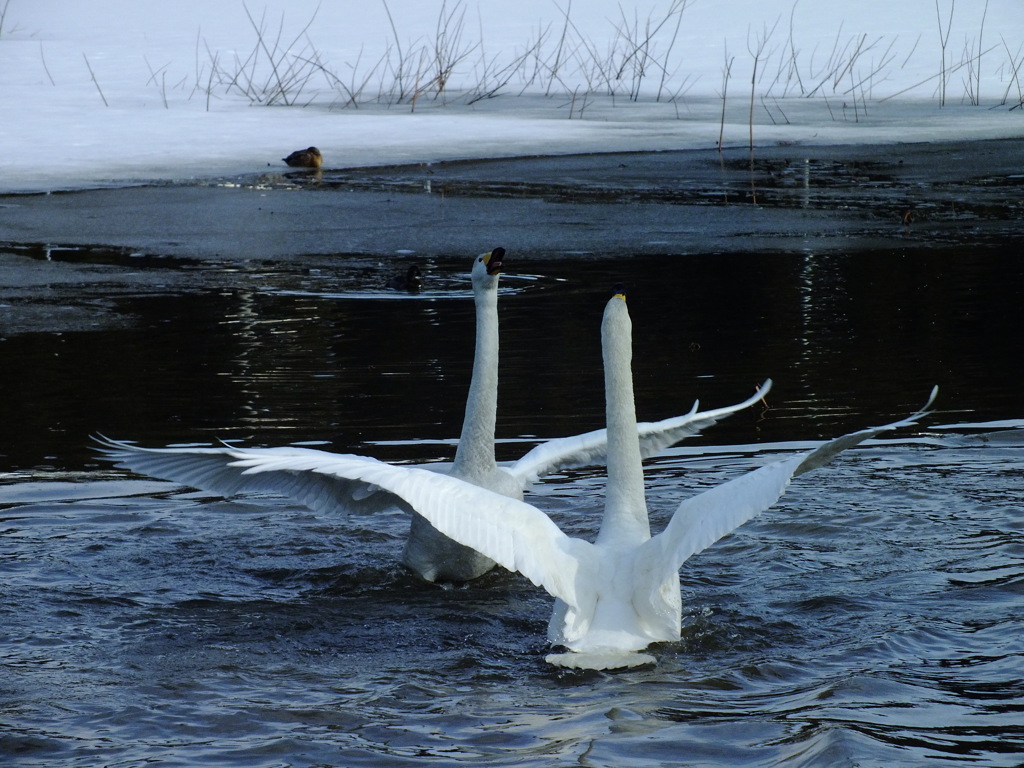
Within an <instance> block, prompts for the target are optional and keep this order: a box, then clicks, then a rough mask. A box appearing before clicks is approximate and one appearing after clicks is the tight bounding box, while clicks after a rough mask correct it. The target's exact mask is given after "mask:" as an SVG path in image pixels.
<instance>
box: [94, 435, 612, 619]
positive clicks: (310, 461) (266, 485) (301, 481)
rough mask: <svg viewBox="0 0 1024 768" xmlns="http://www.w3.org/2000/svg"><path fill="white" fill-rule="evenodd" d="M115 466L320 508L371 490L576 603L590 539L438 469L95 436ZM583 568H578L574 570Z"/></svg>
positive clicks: (355, 501)
mask: <svg viewBox="0 0 1024 768" xmlns="http://www.w3.org/2000/svg"><path fill="white" fill-rule="evenodd" d="M99 442H100V444H101V446H102V449H101V450H102V451H103V453H104V454H105V456H106V457H107V458H108V459H111V460H113V461H116V462H117V463H118V466H122V467H126V468H127V469H131V470H132V471H134V472H140V473H142V474H147V475H151V476H153V477H159V478H164V479H167V480H173V481H175V482H180V483H184V484H187V485H191V486H193V487H196V488H203V489H207V490H210V491H213V492H215V493H220V494H225V495H229V494H234V493H238V492H240V491H270V492H274V493H280V494H283V495H287V496H289V497H291V498H293V499H295V500H297V501H299V502H300V503H303V504H305V505H307V506H309V507H311V508H312V509H315V510H317V511H321V512H336V511H339V510H348V509H351V508H352V507H353V506H355V507H356V508H358V507H360V506H361V505H362V504H363V503H364V502H365V501H366V500H370V499H372V500H374V501H375V502H376V504H375V508H381V507H383V506H397V507H400V508H402V509H405V510H406V511H415V512H417V513H419V514H420V515H422V516H423V517H425V518H426V519H427V520H429V521H430V522H431V524H432V525H433V526H434V527H435V528H437V529H438V530H439V531H441V533H443V534H445V535H446V536H448V537H449V538H451V539H454V540H456V541H458V542H459V543H460V544H464V545H466V546H468V547H472V548H473V549H475V550H477V551H478V552H480V553H481V554H483V555H486V556H487V557H489V558H491V559H492V560H494V561H496V562H498V563H500V564H501V565H502V566H504V567H505V568H507V569H509V570H511V571H518V572H519V573H522V574H523V575H524V576H526V577H527V578H528V579H530V581H532V582H533V583H534V584H537V585H538V586H541V587H544V589H546V590H547V591H548V592H549V593H551V594H552V595H553V596H555V597H557V598H560V599H561V600H563V601H564V602H566V603H567V604H569V605H573V606H576V605H578V603H579V599H578V598H577V584H578V582H585V581H586V579H585V578H582V576H581V573H586V572H590V569H592V567H593V566H592V564H591V561H593V560H594V553H593V545H592V544H590V543H589V542H586V541H583V540H581V539H575V538H570V537H569V536H566V535H565V534H564V533H563V532H562V531H561V530H560V529H559V528H558V526H557V525H555V523H554V522H552V520H551V518H549V517H548V516H547V515H546V514H544V513H543V512H541V511H540V510H539V509H537V508H536V507H533V506H531V505H529V504H526V503H524V502H522V501H519V500H517V499H511V498H508V497H506V496H502V495H500V494H497V493H494V492H492V491H488V490H486V489H484V488H480V487H478V486H475V485H471V484H470V483H467V482H465V481H463V480H459V479H457V478H454V477H451V476H449V475H446V474H441V473H438V472H434V471H431V470H429V469H421V468H418V467H406V466H395V465H392V464H385V463H384V462H381V461H377V460H376V459H372V458H368V457H365V456H352V455H345V454H336V453H327V452H325V451H316V450H310V449H304V448H287V447H282V448H259V449H256V448H250V449H235V448H231V447H228V446H224V447H217V448H141V447H139V446H136V445H133V444H130V443H123V442H119V441H116V440H110V439H107V438H100V439H99ZM581 569H582V570H581Z"/></svg>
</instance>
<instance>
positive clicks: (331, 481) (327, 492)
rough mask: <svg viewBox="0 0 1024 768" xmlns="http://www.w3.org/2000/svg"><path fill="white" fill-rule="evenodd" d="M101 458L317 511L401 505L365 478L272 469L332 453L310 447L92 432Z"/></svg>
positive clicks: (135, 469) (222, 492)
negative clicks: (154, 441)
mask: <svg viewBox="0 0 1024 768" xmlns="http://www.w3.org/2000/svg"><path fill="white" fill-rule="evenodd" d="M96 441H97V442H98V443H99V445H100V448H99V450H100V452H101V453H102V454H103V456H104V458H106V459H107V460H109V461H113V462H115V463H116V465H117V466H119V467H122V468H124V469H130V470H131V471H132V472H137V473H139V474H142V475H149V476H150V477H156V478H160V479H162V480H170V481H172V482H175V483H181V484H182V485H188V486H191V487H193V488H199V489H201V490H204V491H210V492H212V493H216V494H219V495H221V496H233V495H235V494H238V493H251V492H259V493H275V494H280V495H281V496H287V497H288V498H291V499H294V500H295V501H297V502H299V503H300V504H303V505H305V506H307V507H309V508H310V509H313V510H315V511H317V512H321V513H337V512H344V513H352V512H358V513H363V514H366V513H373V512H378V511H380V510H382V509H386V508H388V507H391V506H402V505H401V504H400V503H399V502H400V500H399V499H395V498H385V497H384V496H383V495H381V494H376V493H374V492H373V489H371V488H369V487H368V486H367V485H366V484H365V483H361V482H356V481H353V480H351V479H346V478H342V477H332V476H330V475H322V474H313V473H301V472H292V471H288V470H287V469H279V470H277V471H271V469H270V468H271V467H273V466H283V465H284V464H286V463H287V462H288V461H289V460H292V459H295V458H297V457H305V458H308V459H309V460H312V461H325V460H328V459H329V458H330V457H332V456H336V455H338V454H331V453H327V452H325V451H316V450H312V449H309V448H294V447H280V448H232V447H230V446H228V445H224V446H219V447H210V448H203V447H188V448H143V447H141V446H138V445H135V444H134V443H127V442H122V441H119V440H111V439H109V438H106V437H97V438H96ZM240 456H249V457H253V458H259V459H260V460H261V461H262V462H263V464H264V466H265V467H266V471H264V472H261V473H259V474H247V473H245V472H244V470H243V468H242V467H239V466H236V465H235V462H236V461H237V460H238V458H239V457H240Z"/></svg>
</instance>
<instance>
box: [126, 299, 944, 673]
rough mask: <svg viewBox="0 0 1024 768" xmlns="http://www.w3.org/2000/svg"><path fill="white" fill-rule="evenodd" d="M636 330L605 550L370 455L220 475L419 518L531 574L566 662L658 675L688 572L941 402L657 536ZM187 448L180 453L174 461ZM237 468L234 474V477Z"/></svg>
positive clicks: (315, 457) (844, 442)
mask: <svg viewBox="0 0 1024 768" xmlns="http://www.w3.org/2000/svg"><path fill="white" fill-rule="evenodd" d="M630 330H631V329H630V320H629V315H628V312H627V309H626V304H625V301H624V298H623V297H622V296H621V295H617V296H616V297H614V298H613V299H612V300H611V301H610V302H609V303H608V306H607V308H606V310H605V316H604V321H603V323H602V343H603V348H604V354H605V363H604V364H605V371H606V373H605V380H606V388H607V390H608V391H607V394H606V399H607V411H608V431H607V453H608V464H609V478H608V491H607V497H606V502H605V509H604V515H603V518H602V522H601V527H600V532H599V533H598V535H597V537H596V540H595V541H594V542H589V541H585V540H583V539H580V538H575V537H570V536H568V535H566V534H565V533H563V532H562V531H561V530H560V529H559V528H558V526H557V525H556V524H555V523H554V522H553V521H552V520H551V519H550V518H549V517H548V516H547V515H546V514H544V512H542V511H541V510H539V509H537V508H536V507H534V506H532V505H530V504H527V503H525V502H523V501H521V500H520V499H519V498H513V497H511V496H502V495H500V494H498V493H495V492H494V491H492V490H489V489H487V488H483V487H479V486H477V485H473V484H470V483H468V482H465V481H463V480H460V479H458V478H456V477H454V476H452V475H444V474H439V473H436V472H431V471H429V470H427V469H423V468H417V467H396V466H393V465H389V464H385V463H383V462H380V461H377V460H375V459H371V458H367V457H363V456H350V455H341V454H326V453H323V452H321V451H310V450H300V449H294V448H287V449H266V450H263V451H252V450H242V449H239V450H236V449H232V448H223V449H216V450H217V451H218V452H219V453H218V454H217V455H218V461H219V462H221V463H218V465H217V470H216V472H217V473H218V474H220V475H224V474H229V476H230V477H232V478H234V481H235V482H236V483H238V484H245V483H247V482H249V481H252V482H254V483H256V484H258V483H259V481H260V478H271V479H272V484H276V485H278V486H279V487H280V480H279V478H281V477H283V476H284V477H291V478H303V479H304V480H303V482H302V483H301V485H302V487H303V488H306V489H309V488H312V487H313V486H314V485H315V484H312V483H309V482H308V478H310V477H313V476H318V477H321V478H323V479H324V483H325V485H328V486H331V487H332V489H333V490H332V492H333V493H336V494H341V493H344V494H348V495H350V496H351V497H353V498H356V499H362V498H366V497H368V496H369V497H371V498H372V497H374V496H383V497H385V499H386V500H387V501H388V503H393V504H396V505H398V506H400V507H403V508H405V509H408V510H412V509H415V510H416V512H417V513H418V514H419V515H421V516H422V517H423V518H424V519H426V520H429V522H430V523H431V525H432V526H433V527H434V528H435V529H436V530H437V531H439V532H440V533H442V534H443V535H445V536H448V537H451V538H452V539H454V540H456V541H458V542H460V543H461V544H463V545H465V546H468V547H471V548H473V549H475V550H477V551H479V552H481V553H483V554H485V555H486V556H487V557H489V558H490V559H492V560H494V561H496V562H498V563H500V564H501V565H503V566H504V567H505V568H508V569H509V570H514V571H518V572H520V573H522V574H523V575H524V576H526V577H527V578H528V579H530V581H532V582H533V583H534V584H536V585H538V586H541V587H543V588H544V589H545V590H547V591H548V593H549V594H551V595H552V596H553V597H554V598H555V607H554V611H553V613H552V616H551V621H550V622H549V625H548V638H549V640H550V642H551V643H552V644H553V645H558V646H563V647H565V648H566V649H567V652H565V653H556V654H551V655H549V656H547V660H548V661H549V662H551V663H552V664H557V665H561V666H566V667H577V668H587V669H609V668H619V667H628V666H635V665H640V664H647V663H652V662H653V661H654V658H653V657H652V656H650V655H648V654H643V653H639V652H640V651H642V650H644V649H645V648H647V646H648V645H650V644H651V643H656V642H664V641H673V640H678V639H679V636H680V624H681V620H682V608H681V595H680V588H679V580H678V578H679V577H678V571H679V568H680V566H681V565H682V564H683V562H684V561H686V559H687V558H689V557H690V556H691V555H694V554H696V553H698V552H700V551H702V550H704V549H705V548H707V547H709V546H710V545H711V544H713V543H714V542H716V541H717V540H718V539H720V538H722V537H723V536H725V535H726V534H728V533H729V532H731V531H732V530H734V529H735V528H737V527H739V526H740V525H742V524H743V523H744V522H746V521H747V520H749V519H751V518H753V517H755V516H756V515H758V514H759V513H760V512H762V511H763V510H765V509H767V508H769V507H770V506H771V505H773V504H774V503H775V502H776V501H777V500H778V499H779V497H780V496H781V495H782V494H783V492H784V491H785V489H786V487H787V486H788V485H789V483H790V481H791V480H792V479H793V478H794V477H796V476H798V475H801V474H803V473H804V472H808V471H810V470H811V469H814V468H816V467H820V466H822V465H823V464H825V463H827V462H828V461H830V460H831V459H832V458H833V457H834V456H836V455H837V454H838V453H840V452H842V451H843V450H846V449H847V448H850V447H852V446H854V445H857V444H858V443H860V442H862V441H863V440H866V439H868V438H871V437H874V436H876V435H878V434H879V433H881V432H884V431H886V430H890V429H895V428H897V427H903V426H908V425H911V424H914V423H915V422H916V420H917V419H918V418H920V417H921V416H923V415H925V414H926V413H927V409H928V408H929V406H930V405H931V403H932V401H933V400H934V398H935V396H936V394H937V388H933V390H932V392H931V396H930V397H929V399H928V401H927V402H926V403H925V405H924V407H923V408H921V409H920V410H919V411H917V412H915V413H914V414H912V415H910V416H909V417H907V418H905V419H901V420H899V421H895V422H892V423H890V424H886V425H883V426H880V427H871V428H868V429H862V430H860V431H858V432H853V433H850V434H847V435H843V436H841V437H839V438H836V439H834V440H831V441H829V442H826V443H824V444H822V445H821V446H819V447H818V448H816V449H814V450H812V451H808V452H806V453H801V454H797V455H794V456H791V457H788V458H786V459H782V460H780V461H776V462H773V463H771V464H768V465H766V466H764V467H761V468H759V469H757V470H754V471H752V472H748V473H747V474H744V475H742V476H740V477H737V478H735V479H733V480H730V481H728V482H726V483H723V484H721V485H719V486H716V487H715V488H712V489H710V490H708V491H705V492H703V493H700V494H698V495H696V496H694V497H691V498H688V499H686V500H685V501H683V502H682V503H681V504H680V505H679V506H678V507H677V509H676V510H675V512H674V513H673V515H672V517H671V519H670V520H669V522H668V524H667V525H666V527H665V529H664V530H662V531H661V532H659V533H657V534H656V535H654V536H652V535H651V533H650V525H649V522H648V519H647V510H646V504H645V502H644V498H643V482H642V469H641V466H640V462H639V457H640V456H642V450H641V449H640V444H641V440H640V439H639V436H638V435H639V432H638V430H637V428H636V422H635V419H636V417H635V412H634V406H633V402H632V383H631V374H630V372H629V365H630V353H631V350H630V341H629V336H630ZM112 445H113V446H114V452H115V454H126V455H127V456H128V458H129V459H132V458H138V459H140V463H141V464H143V465H144V464H145V459H146V458H154V457H155V458H157V459H158V460H159V463H161V466H163V465H165V464H167V463H168V462H169V461H171V460H173V459H174V458H175V457H178V458H180V459H181V460H182V461H183V462H184V463H185V464H186V465H192V466H198V465H196V464H194V463H193V462H194V457H192V456H190V455H189V454H174V453H170V454H168V453H163V452H155V453H154V452H149V451H140V449H135V448H125V447H118V446H120V444H112ZM172 450H173V449H172ZM228 470H230V472H228Z"/></svg>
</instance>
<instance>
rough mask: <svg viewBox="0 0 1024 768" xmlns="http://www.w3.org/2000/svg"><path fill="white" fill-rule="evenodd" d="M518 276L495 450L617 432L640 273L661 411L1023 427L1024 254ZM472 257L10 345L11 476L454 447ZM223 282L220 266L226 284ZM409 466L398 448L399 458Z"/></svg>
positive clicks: (237, 290) (299, 274)
mask: <svg viewBox="0 0 1024 768" xmlns="http://www.w3.org/2000/svg"><path fill="white" fill-rule="evenodd" d="M524 266H525V267H526V268H524V269H523V270H522V271H524V272H528V273H529V274H530V275H531V276H533V279H529V280H526V279H521V278H520V279H515V278H513V277H508V278H505V279H504V280H503V286H505V287H504V288H503V291H502V297H501V303H500V307H501V309H500V312H501V315H500V316H501V328H502V334H501V355H502V357H501V389H500V404H499V414H498V436H499V437H500V438H519V437H524V436H544V437H551V436H558V435H563V434H574V433H576V432H579V431H581V430H584V429H590V428H593V427H595V426H600V425H601V422H602V420H603V393H602V391H601V388H602V380H601V373H600V349H599V343H598V333H597V328H598V323H599V317H600V310H601V306H602V303H603V298H604V296H605V294H606V291H607V290H608V288H607V287H608V286H610V285H612V284H614V283H615V282H617V281H619V280H625V281H626V282H627V283H628V285H629V290H630V296H631V299H630V306H631V311H632V314H633V317H634V327H635V334H636V360H635V369H636V390H637V398H638V409H639V415H640V418H641V419H656V418H664V417H666V416H670V415H675V414H677V413H681V412H682V411H683V410H685V409H687V408H688V407H689V405H690V403H691V402H692V399H693V398H700V399H701V401H702V403H703V404H704V405H705V406H709V407H711V406H716V405H721V404H724V403H728V402H733V401H735V400H736V399H739V398H742V397H745V396H746V395H747V394H748V393H749V392H750V391H751V388H752V387H753V386H754V384H755V383H756V382H759V381H761V380H763V379H764V378H765V377H769V376H770V377H772V378H773V379H774V380H775V384H776V385H775V389H774V390H773V392H772V397H771V398H770V400H769V405H770V406H771V410H770V411H769V413H768V414H767V415H766V418H763V419H761V420H760V421H758V422H757V423H753V422H752V420H751V418H748V416H737V417H734V418H733V419H730V420H728V421H726V422H724V423H723V424H721V425H719V426H718V427H716V430H715V432H714V433H713V434H712V435H709V436H708V438H707V439H708V440H710V441H712V442H725V443H728V442H751V441H757V440H776V439H791V438H794V437H796V438H816V437H826V436H830V435H833V434H835V433H837V432H840V431H843V430H844V429H847V428H854V427H857V426H860V425H863V424H865V423H867V424H874V423H882V422H884V421H885V420H888V419H890V418H891V417H896V416H901V415H903V414H905V413H906V412H907V411H908V409H912V408H913V407H916V406H917V405H918V404H919V403H920V402H921V401H922V399H923V397H924V396H925V394H926V393H927V391H928V389H929V388H930V386H931V385H932V384H933V383H937V384H939V385H940V388H941V395H940V400H939V407H940V408H941V409H944V410H949V411H953V412H956V413H957V415H958V418H959V417H960V416H963V417H965V418H970V419H978V420H986V419H992V418H1004V417H1016V416H1018V415H1019V411H1020V408H1019V407H1018V404H1019V402H1020V401H1019V398H1018V397H1017V394H1016V393H1017V392H1019V386H1018V382H1017V376H1016V367H1017V366H1016V361H1019V360H1020V359H1021V358H1022V353H1024V341H1022V338H1021V336H1020V334H1019V333H1018V329H1019V328H1020V327H1022V321H1024V308H1022V303H1021V301H1020V296H1021V295H1024V274H1022V273H1024V270H1022V269H1021V267H1020V265H1019V260H1018V258H1017V256H1016V254H1015V253H1011V252H1010V251H1009V250H1007V251H1004V252H996V251H976V250H971V249H968V248H955V249H948V250H943V251H940V252H915V251H882V252H873V253H865V254H851V255H849V256H839V255H815V254H810V253H801V254H793V255H788V256H787V255H777V256H772V257H763V256H753V255H751V256H743V255H720V256H705V257H699V258H698V257H684V256H672V257H669V256H665V257H644V258H640V257H636V258H634V259H631V260H628V261H623V260H614V259H602V260H585V259H582V258H581V259H573V258H563V259H561V260H560V261H557V262H539V263H530V264H528V265H524ZM464 268H465V265H464V264H463V263H462V262H461V261H458V262H454V261H446V262H440V263H433V264H431V265H429V268H428V270H427V283H426V287H425V289H424V290H423V292H422V293H420V294H416V295H410V294H404V293H402V294H399V293H397V292H393V291H392V292H388V291H386V290H385V289H383V288H381V287H380V286H382V285H383V281H384V272H383V269H382V267H381V266H380V265H379V264H374V265H372V266H368V265H367V264H365V263H361V262H359V261H358V260H356V265H355V266H354V267H353V268H352V269H350V268H349V266H348V264H347V260H346V259H343V258H339V259H337V260H335V262H334V263H333V265H332V266H331V267H330V268H323V267H321V268H318V269H316V270H315V271H306V270H294V271H292V272H286V271H279V272H272V271H269V270H268V271H266V272H260V273H256V274H255V275H254V274H253V273H248V274H239V275H237V276H235V283H234V284H233V285H231V284H224V285H218V287H216V288H214V289H209V290H205V291H197V292H185V293H166V294H157V295H125V296H119V297H113V298H111V299H109V300H108V301H110V302H112V303H113V305H114V307H115V309H116V311H117V313H119V314H120V315H121V316H122V317H124V318H126V322H122V323H120V324H117V325H115V326H114V327H112V328H110V329H109V330H106V331H102V332H90V333H86V332H79V333H76V332H70V331H69V332H63V333H49V334H47V333H26V334H14V335H9V336H4V337H3V340H2V342H0V367H2V369H3V370H4V371H5V372H6V374H7V375H5V376H4V377H3V379H2V380H0V401H2V402H4V403H5V404H6V405H7V406H8V407H9V413H8V415H7V417H6V418H5V419H3V420H2V421H0V438H2V441H3V444H4V453H5V455H6V458H5V461H6V463H7V466H8V469H30V468H32V467H36V466H41V465H50V466H55V467H62V468H79V467H82V466H85V465H86V464H87V463H88V462H89V459H90V455H91V454H90V453H89V451H88V450H87V448H86V445H87V442H88V441H87V437H88V435H89V434H91V433H93V432H95V431H97V430H99V431H102V432H104V433H106V434H109V435H111V436H116V437H121V436H123V437H131V438H133V439H140V440H148V441H152V442H160V443H163V442H173V441H195V440H209V439H213V438H216V437H219V438H245V439H252V440H255V441H258V442H260V443H264V444H281V443H286V442H292V441H297V440H315V441H328V442H330V443H331V444H333V445H335V446H336V447H337V448H338V449H339V450H357V449H360V448H361V447H362V446H363V445H364V442H365V441H391V440H407V439H414V440H445V439H450V438H453V437H456V436H457V435H458V433H459V427H460V424H461V418H462V404H463V401H464V397H465V391H466V387H467V384H468V378H469V371H470V366H471V355H472V347H473V339H472V328H473V325H472V323H473V310H472V302H471V300H470V299H469V295H468V293H467V292H466V285H465V282H466V280H465V276H464V275H465V273H464ZM218 278H219V279H223V275H219V276H218ZM389 458H391V457H389Z"/></svg>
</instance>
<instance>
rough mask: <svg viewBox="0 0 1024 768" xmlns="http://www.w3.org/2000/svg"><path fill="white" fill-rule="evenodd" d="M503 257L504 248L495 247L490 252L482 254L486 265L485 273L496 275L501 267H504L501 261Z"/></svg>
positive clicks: (499, 272)
mask: <svg viewBox="0 0 1024 768" xmlns="http://www.w3.org/2000/svg"><path fill="white" fill-rule="evenodd" d="M504 258H505V249H504V248H495V249H494V250H493V251H491V252H490V253H487V254H484V264H486V265H487V274H488V275H498V274H501V271H502V268H503V267H504V263H503V262H502V259H504Z"/></svg>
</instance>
